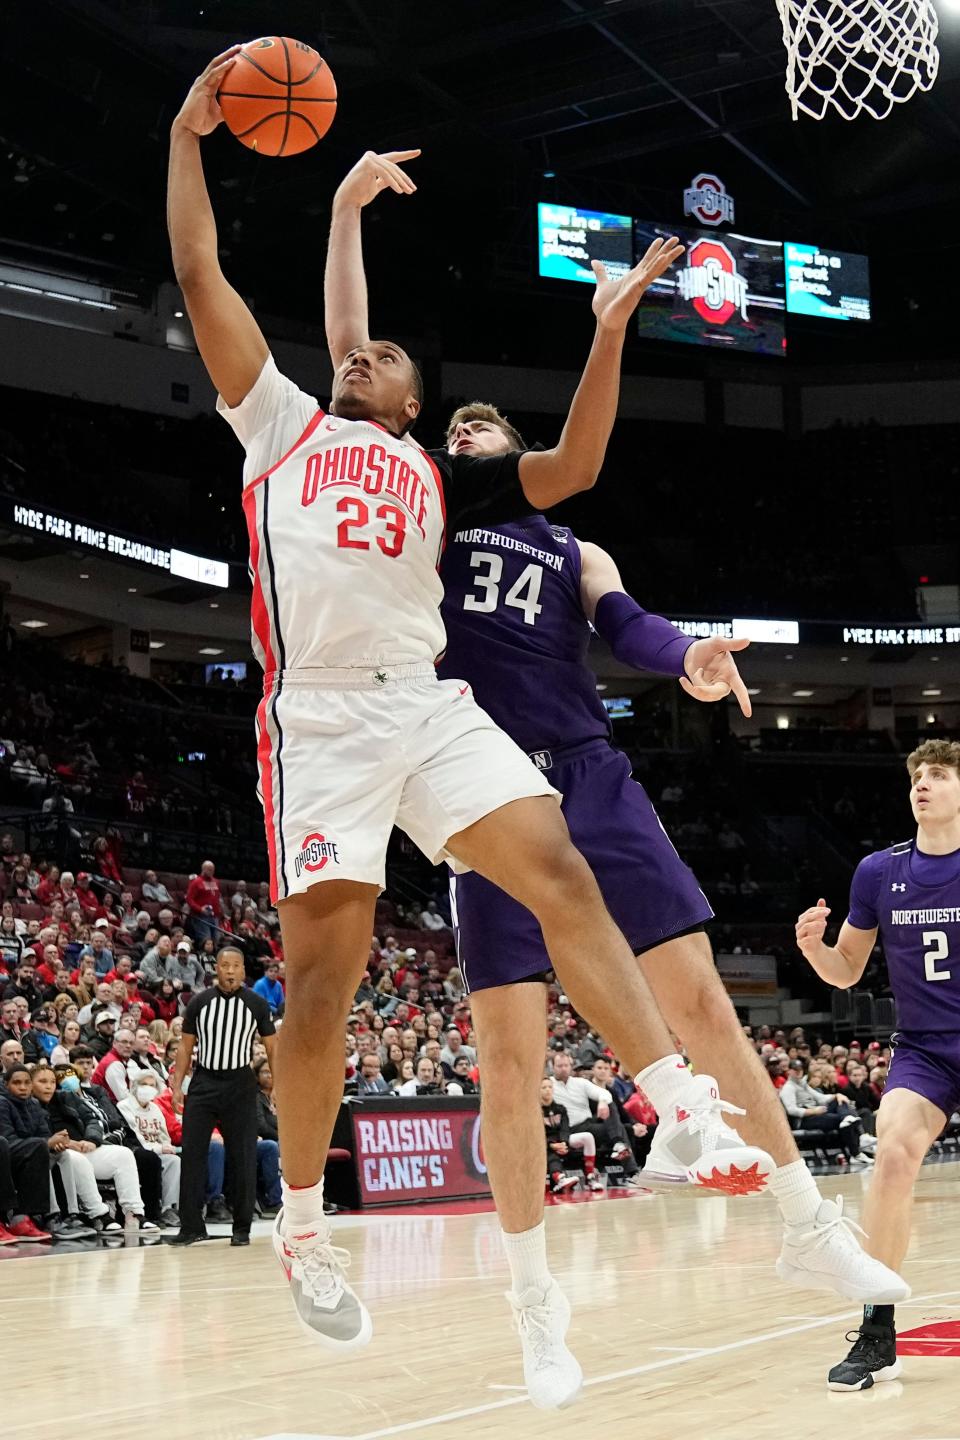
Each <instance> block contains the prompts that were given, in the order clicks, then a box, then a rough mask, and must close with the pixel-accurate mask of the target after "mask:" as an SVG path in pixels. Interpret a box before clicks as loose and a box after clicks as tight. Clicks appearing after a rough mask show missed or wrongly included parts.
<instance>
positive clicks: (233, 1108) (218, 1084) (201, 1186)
mask: <svg viewBox="0 0 960 1440" xmlns="http://www.w3.org/2000/svg"><path fill="white" fill-rule="evenodd" d="M257 1088H258V1087H257V1077H256V1076H255V1075H254V1073H253V1071H252V1069H251V1068H250V1066H249V1065H244V1066H243V1067H242V1069H240V1070H202V1069H200V1067H199V1066H198V1067H197V1069H196V1070H195V1071H194V1074H193V1077H192V1079H191V1081H190V1088H189V1089H188V1090H187V1094H186V1100H185V1102H184V1107H183V1136H182V1138H181V1141H180V1146H181V1148H180V1229H181V1230H184V1231H186V1232H187V1233H188V1234H191V1235H202V1234H203V1233H204V1230H205V1227H204V1223H203V1202H204V1197H205V1194H206V1188H207V1151H208V1150H209V1148H210V1136H211V1135H212V1133H213V1131H214V1129H217V1130H219V1131H220V1134H221V1135H222V1136H223V1145H224V1151H225V1154H224V1159H225V1161H226V1163H227V1165H228V1167H229V1170H230V1180H231V1197H230V1198H231V1201H232V1204H233V1228H234V1230H249V1229H250V1225H251V1222H252V1221H253V1206H254V1203H255V1201H256V1198H257Z"/></svg>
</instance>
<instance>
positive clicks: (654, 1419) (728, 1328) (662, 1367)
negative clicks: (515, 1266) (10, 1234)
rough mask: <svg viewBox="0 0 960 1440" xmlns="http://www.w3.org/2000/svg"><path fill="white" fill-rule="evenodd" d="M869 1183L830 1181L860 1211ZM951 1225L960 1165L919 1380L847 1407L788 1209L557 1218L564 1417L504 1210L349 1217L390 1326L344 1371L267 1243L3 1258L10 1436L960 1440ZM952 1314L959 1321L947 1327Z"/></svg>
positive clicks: (730, 1204) (949, 1172)
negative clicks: (539, 1352) (574, 1367)
mask: <svg viewBox="0 0 960 1440" xmlns="http://www.w3.org/2000/svg"><path fill="white" fill-rule="evenodd" d="M867 1183H869V1176H868V1175H864V1176H859V1175H858V1176H850V1177H846V1178H842V1179H841V1178H837V1179H826V1180H824V1181H823V1182H822V1188H823V1190H824V1193H825V1194H827V1195H829V1196H830V1197H835V1196H836V1195H837V1194H842V1195H843V1196H844V1197H845V1205H846V1208H847V1211H848V1213H849V1214H851V1215H852V1216H853V1218H855V1219H856V1218H857V1217H858V1216H859V1214H860V1210H861V1205H862V1200H863V1193H864V1189H865V1186H866V1184H867ZM958 1222H960V1164H956V1163H951V1164H944V1165H935V1166H928V1167H927V1168H925V1169H924V1171H923V1173H922V1176H921V1179H920V1181H919V1184H918V1203H917V1206H916V1228H915V1237H914V1241H913V1244H912V1247H911V1251H910V1255H909V1257H908V1261H907V1266H906V1270H907V1274H908V1276H909V1278H910V1281H911V1283H912V1285H913V1289H914V1298H913V1299H912V1300H911V1301H910V1302H909V1303H908V1304H907V1305H905V1306H901V1307H898V1328H899V1330H900V1334H901V1340H902V1338H903V1332H904V1331H908V1330H917V1331H920V1332H921V1334H920V1335H919V1336H918V1337H917V1339H916V1340H915V1341H914V1342H913V1344H912V1348H914V1349H915V1350H917V1351H919V1353H918V1354H916V1355H911V1356H908V1357H907V1358H905V1359H904V1371H903V1378H902V1380H900V1381H896V1382H893V1383H892V1384H885V1385H880V1386H877V1387H876V1388H875V1389H873V1390H871V1391H867V1392H863V1393H860V1394H853V1395H835V1394H831V1393H830V1392H828V1391H827V1389H826V1372H827V1370H828V1368H829V1367H830V1366H831V1365H832V1364H834V1363H835V1362H836V1361H837V1360H838V1359H839V1358H841V1356H842V1355H843V1354H844V1353H845V1351H846V1348H847V1343H846V1341H845V1340H844V1332H845V1331H846V1330H848V1329H850V1328H851V1327H853V1326H855V1325H856V1324H857V1322H858V1318H859V1313H860V1312H859V1310H858V1308H857V1307H856V1306H854V1305H848V1304H845V1303H844V1302H843V1301H840V1300H835V1299H833V1298H832V1297H831V1296H829V1295H826V1294H821V1293H819V1292H812V1291H802V1290H796V1289H793V1288H787V1287H785V1286H783V1285H781V1284H780V1283H779V1282H778V1280H777V1279H776V1276H775V1275H774V1273H773V1261H774V1260H775V1258H776V1254H777V1251H778V1242H779V1224H778V1218H777V1214H776V1210H775V1207H774V1205H773V1202H772V1200H770V1199H769V1198H767V1197H760V1198H752V1199H740V1200H727V1199H725V1198H723V1197H718V1196H710V1195H705V1194H691V1193H688V1192H687V1193H682V1194H672V1195H668V1196H659V1195H658V1196H654V1197H648V1196H639V1195H638V1196H630V1197H627V1198H624V1199H619V1200H612V1199H605V1198H602V1197H597V1198H596V1200H591V1201H590V1202H588V1203H583V1204H576V1205H569V1206H565V1205H558V1206H555V1207H554V1208H552V1209H551V1210H550V1211H548V1215H547V1224H548V1235H549V1243H550V1253H551V1258H552V1263H553V1267H554V1270H555V1272H556V1274H557V1276H558V1278H559V1279H560V1281H561V1283H562V1284H563V1286H564V1288H565V1289H566V1291H567V1293H568V1294H569V1296H570V1298H571V1300H572V1302H573V1306H574V1321H573V1326H572V1328H571V1343H572V1344H573V1346H574V1348H575V1350H576V1353H577V1354H578V1356H579V1358H580V1360H581V1363H582V1364H583V1367H584V1370H585V1372H586V1375H587V1385H586V1387H585V1390H584V1393H583V1396H582V1398H581V1400H580V1402H579V1403H578V1404H577V1405H576V1406H575V1407H573V1408H571V1409H570V1410H567V1411H563V1412H560V1413H559V1414H558V1413H554V1414H547V1413H543V1412H540V1411H536V1410H534V1409H533V1408H532V1407H531V1406H530V1405H529V1403H528V1402H527V1400H526V1398H525V1395H524V1392H523V1390H522V1386H521V1371H520V1361H519V1352H518V1349H517V1346H516V1343H515V1339H514V1336H513V1333H512V1331H511V1329H510V1325H509V1322H508V1318H507V1316H508V1312H507V1306H506V1302H505V1301H504V1299H503V1291H504V1290H505V1289H506V1274H505V1268H504V1264H503V1259H502V1253H501V1249H500V1244H499V1238H498V1230H497V1225H496V1219H495V1216H493V1215H492V1214H479V1215H457V1216H448V1217H443V1216H439V1215H437V1214H435V1213H431V1211H430V1210H424V1211H422V1212H420V1213H405V1214H401V1215H396V1214H394V1215H389V1216H382V1217H379V1218H377V1217H363V1218H361V1219H356V1218H347V1219H344V1220H339V1219H338V1221H336V1222H335V1223H336V1224H337V1227H338V1233H337V1240H338V1243H341V1244H346V1245H348V1246H349V1248H350V1249H351V1250H352V1252H353V1255H354V1257H355V1258H354V1262H353V1272H352V1273H353V1275H354V1277H355V1279H356V1282H357V1285H358V1289H360V1291H361V1292H362V1294H363V1296H364V1298H365V1299H366V1301H367V1303H368V1305H369V1306H370V1309H371V1311H372V1312H373V1317H374V1325H375V1335H374V1340H373V1343H372V1345H371V1346H370V1348H369V1349H367V1350H364V1351H362V1352H360V1353H359V1354H357V1355H355V1356H353V1357H351V1358H349V1359H347V1360H345V1361H342V1362H339V1363H331V1362H330V1361H329V1360H328V1359H327V1358H326V1357H325V1355H324V1354H323V1352H320V1351H318V1350H317V1349H316V1348H315V1347H314V1346H313V1345H312V1344H311V1343H310V1341H309V1340H308V1339H306V1338H305V1337H304V1338H301V1332H300V1331H299V1329H298V1327H297V1326H296V1324H295V1322H294V1321H293V1319H292V1314H291V1312H290V1310H289V1301H288V1298H287V1295H286V1287H285V1284H284V1281H283V1277H282V1274H281V1271H280V1268H279V1266H278V1265H277V1263H276V1261H275V1260H274V1257H273V1253H272V1249H271V1246H270V1243H269V1240H268V1239H267V1238H266V1236H265V1235H264V1236H262V1237H260V1238H255V1240H254V1242H253V1244H252V1245H251V1247H250V1248H249V1249H248V1250H233V1249H230V1248H229V1246H228V1245H227V1244H226V1243H225V1242H223V1241H211V1242H210V1243H208V1244H206V1245H203V1246H197V1247H193V1248H191V1249H189V1250H187V1251H178V1250H172V1249H169V1248H168V1247H150V1248H146V1247H139V1248H135V1249H120V1250H116V1251H106V1250H102V1251H96V1252H94V1253H91V1254H67V1255H59V1256H58V1255H56V1254H55V1253H54V1254H49V1255H43V1256H39V1255H37V1256H33V1257H31V1258H24V1257H23V1256H19V1257H18V1256H15V1254H14V1253H13V1252H11V1251H5V1252H0V1254H2V1257H3V1263H0V1313H2V1314H3V1315H4V1317H5V1319H6V1321H7V1324H6V1327H5V1328H6V1344H5V1346H4V1350H5V1354H6V1357H7V1361H8V1363H5V1364H4V1366H3V1380H4V1392H5V1393H4V1425H3V1433H4V1434H5V1435H9V1436H10V1437H11V1440H34V1437H37V1440H39V1437H40V1436H41V1435H42V1436H45V1437H46V1436H47V1435H50V1434H57V1435H59V1434H64V1435H66V1434H69V1435H70V1437H71V1440H102V1436H103V1435H104V1434H106V1433H109V1434H133V1433H136V1434H141V1435H144V1434H156V1435H163V1436H164V1437H165V1440H292V1437H300V1436H303V1437H310V1440H320V1437H326V1440H331V1437H351V1440H380V1437H387V1436H393V1435H408V1436H421V1435H422V1436H425V1437H428V1440H429V1437H431V1436H436V1437H440V1436H441V1435H448V1434H450V1433H453V1431H454V1430H455V1431H456V1433H457V1435H458V1436H461V1437H463V1440H468V1437H469V1440H488V1437H494V1436H496V1437H509V1440H541V1437H543V1440H546V1437H548V1436H550V1437H554V1436H561V1437H562V1436H564V1435H569V1436H571V1437H572V1436H578V1437H580V1436H583V1435H584V1434H587V1435H604V1434H611V1433H613V1432H614V1431H620V1430H621V1429H622V1428H623V1427H626V1426H629V1427H630V1430H631V1432H633V1433H639V1434H643V1435H646V1436H648V1437H653V1436H656V1437H664V1440H673V1437H687V1436H691V1437H693V1436H696V1437H698V1440H699V1437H708V1440H735V1437H736V1440H741V1437H742V1436H743V1435H744V1433H749V1434H750V1436H751V1437H757V1436H759V1437H767V1436H770V1437H774V1436H777V1437H786V1436H788V1435H789V1434H803V1433H811V1431H812V1429H813V1427H814V1426H824V1425H826V1426H828V1427H829V1428H830V1429H831V1430H833V1429H835V1428H837V1426H839V1427H840V1428H841V1429H842V1430H846V1428H847V1426H851V1425H860V1424H863V1425H867V1426H869V1429H870V1431H871V1433H874V1434H878V1435H882V1437H883V1440H958V1437H960V1224H958ZM950 1322H952V1325H951V1323H950ZM938 1324H939V1325H941V1326H943V1325H944V1324H946V1325H947V1329H946V1330H945V1331H944V1330H943V1329H942V1328H941V1329H940V1330H933V1331H932V1332H931V1330H930V1327H931V1326H936V1325H938ZM951 1332H952V1335H953V1337H955V1339H954V1342H953V1343H951V1339H950V1337H951ZM931 1336H932V1338H931ZM944 1336H946V1340H944ZM951 1349H953V1350H954V1351H955V1352H956V1353H955V1355H951V1354H943V1353H940V1352H942V1351H944V1350H946V1351H949V1350H951ZM15 1356H16V1357H17V1358H16V1359H15V1358H14V1357H15Z"/></svg>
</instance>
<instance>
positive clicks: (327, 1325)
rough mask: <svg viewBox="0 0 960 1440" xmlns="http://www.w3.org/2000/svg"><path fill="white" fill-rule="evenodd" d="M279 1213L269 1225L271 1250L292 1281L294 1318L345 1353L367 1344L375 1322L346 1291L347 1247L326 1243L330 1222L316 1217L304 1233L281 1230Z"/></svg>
mask: <svg viewBox="0 0 960 1440" xmlns="http://www.w3.org/2000/svg"><path fill="white" fill-rule="evenodd" d="M282 1223H283V1211H282V1210H281V1211H280V1212H279V1214H278V1215H277V1218H276V1220H275V1222H274V1226H273V1249H274V1254H275V1255H276V1257H277V1259H278V1260H279V1261H280V1264H281V1265H282V1266H283V1271H284V1274H285V1275H286V1277H287V1279H288V1281H289V1282H290V1294H291V1297H292V1299H293V1305H294V1309H295V1310H296V1312H297V1319H298V1320H299V1321H300V1324H301V1325H302V1326H303V1328H304V1329H305V1330H306V1332H307V1334H308V1335H309V1336H310V1338H311V1339H312V1340H315V1341H316V1342H317V1343H318V1344H319V1345H323V1346H325V1348H326V1349H327V1350H334V1351H336V1352H337V1354H340V1355H343V1354H346V1353H347V1352H348V1351H350V1350H359V1349H360V1348H361V1347H362V1346H364V1345H367V1344H369V1342H370V1337H371V1336H372V1334H373V1324H372V1322H371V1320H370V1314H369V1311H368V1310H367V1308H366V1306H365V1305H364V1304H363V1303H362V1301H361V1300H360V1299H359V1298H358V1296H357V1295H355V1294H354V1292H353V1291H352V1290H351V1289H350V1286H349V1285H348V1284H347V1282H346V1279H345V1272H346V1269H347V1267H348V1265H349V1264H350V1255H349V1253H348V1251H346V1250H340V1249H337V1247H336V1246H334V1245H332V1244H331V1243H330V1226H329V1225H328V1224H327V1222H326V1220H324V1219H322V1218H321V1219H318V1221H317V1223H316V1225H315V1226H314V1228H313V1229H312V1230H310V1231H308V1232H307V1233H305V1234H302V1235H288V1234H286V1233H281V1225H282Z"/></svg>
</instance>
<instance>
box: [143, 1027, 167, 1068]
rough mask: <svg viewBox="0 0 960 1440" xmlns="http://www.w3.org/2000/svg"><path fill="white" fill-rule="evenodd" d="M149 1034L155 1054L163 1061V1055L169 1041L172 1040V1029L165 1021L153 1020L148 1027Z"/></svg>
mask: <svg viewBox="0 0 960 1440" xmlns="http://www.w3.org/2000/svg"><path fill="white" fill-rule="evenodd" d="M147 1033H148V1034H149V1036H150V1043H151V1044H152V1046H153V1053H154V1054H155V1055H159V1056H160V1058H161V1060H162V1059H163V1053H164V1051H165V1050H166V1048H167V1041H168V1040H169V1039H170V1027H169V1025H168V1024H167V1022H166V1021H165V1020H151V1021H150V1024H149V1025H148V1026H147Z"/></svg>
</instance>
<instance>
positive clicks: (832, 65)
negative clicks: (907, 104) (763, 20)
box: [777, 0, 940, 120]
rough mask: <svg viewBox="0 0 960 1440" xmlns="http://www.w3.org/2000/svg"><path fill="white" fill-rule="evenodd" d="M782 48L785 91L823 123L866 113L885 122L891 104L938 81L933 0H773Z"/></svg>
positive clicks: (795, 115) (796, 109)
mask: <svg viewBox="0 0 960 1440" xmlns="http://www.w3.org/2000/svg"><path fill="white" fill-rule="evenodd" d="M777 9H778V10H779V11H780V19H781V20H782V21H783V43H784V45H785V46H786V48H787V84H786V89H787V94H788V95H789V96H790V108H791V110H792V112H793V118H794V120H796V119H798V118H799V111H801V110H802V111H803V112H804V114H806V115H810V116H812V117H813V119H814V120H822V119H823V118H824V116H825V115H826V113H827V110H828V108H830V107H832V108H833V109H834V110H836V111H837V113H838V114H839V115H841V116H842V117H843V119H844V120H855V119H856V117H857V116H858V115H859V114H860V113H861V111H864V110H865V111H866V112H867V114H869V115H872V116H873V118H874V119H875V120H885V119H886V117H887V116H888V115H889V114H890V111H891V110H892V109H893V107H894V105H899V104H902V103H903V101H904V100H909V99H910V97H911V96H912V95H915V94H916V92H917V91H918V90H929V89H930V87H931V85H932V84H933V82H934V80H936V78H937V69H938V67H939V64H940V54H939V52H938V50H937V31H938V28H939V22H938V20H937V12H936V10H934V8H933V4H932V3H931V0H777Z"/></svg>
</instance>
